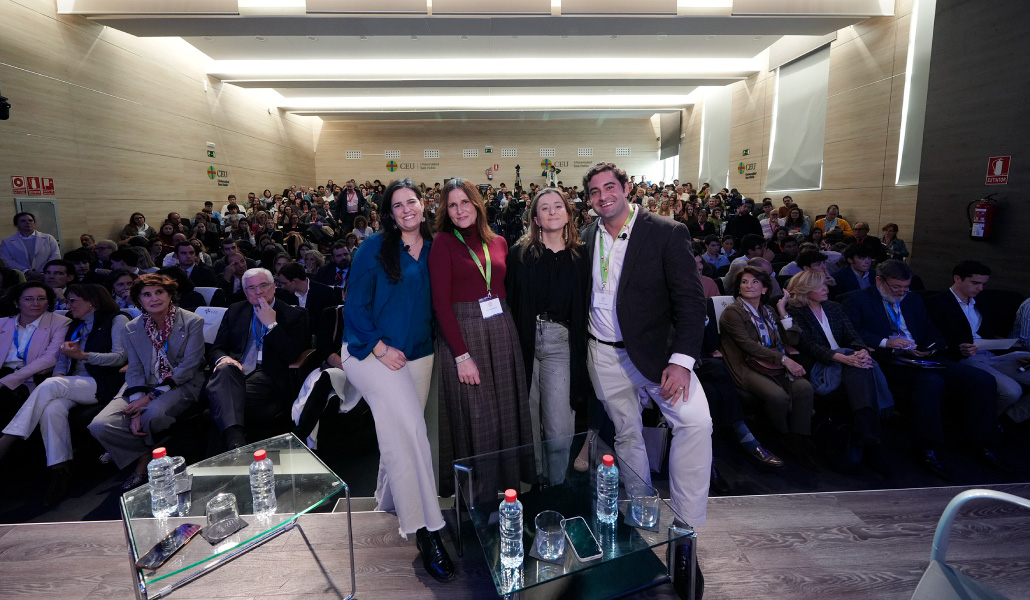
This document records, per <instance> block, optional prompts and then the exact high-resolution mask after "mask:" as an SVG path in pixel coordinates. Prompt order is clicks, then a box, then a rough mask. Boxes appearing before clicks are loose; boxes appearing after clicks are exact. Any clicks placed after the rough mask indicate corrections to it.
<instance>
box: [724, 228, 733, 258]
mask: <svg viewBox="0 0 1030 600" xmlns="http://www.w3.org/2000/svg"><path fill="white" fill-rule="evenodd" d="M722 255H723V256H725V257H726V262H731V261H732V260H733V259H732V258H731V257H732V256H733V236H732V235H724V236H722Z"/></svg>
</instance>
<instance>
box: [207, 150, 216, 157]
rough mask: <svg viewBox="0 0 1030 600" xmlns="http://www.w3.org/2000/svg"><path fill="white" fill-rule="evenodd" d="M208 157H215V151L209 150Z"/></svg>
mask: <svg viewBox="0 0 1030 600" xmlns="http://www.w3.org/2000/svg"><path fill="white" fill-rule="evenodd" d="M207 157H208V158H214V157H215V151H214V150H208V151H207Z"/></svg>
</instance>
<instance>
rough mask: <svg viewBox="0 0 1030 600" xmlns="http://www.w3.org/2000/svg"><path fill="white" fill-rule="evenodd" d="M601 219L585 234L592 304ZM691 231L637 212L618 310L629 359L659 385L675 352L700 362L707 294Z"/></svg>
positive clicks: (588, 283)
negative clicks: (594, 265)
mask: <svg viewBox="0 0 1030 600" xmlns="http://www.w3.org/2000/svg"><path fill="white" fill-rule="evenodd" d="M599 224H600V220H599V219H598V220H596V221H594V222H593V223H591V224H590V225H587V226H586V227H584V228H583V230H582V231H581V232H580V239H582V240H583V242H584V253H585V255H586V256H587V258H588V259H589V260H590V264H591V268H590V269H588V271H587V272H588V273H590V275H591V276H590V277H589V278H588V279H587V282H586V283H587V285H586V286H585V289H584V291H585V296H586V302H587V305H588V306H589V302H590V294H591V292H592V290H593V280H592V277H593V267H592V265H593V256H594V246H595V244H596V241H597V228H598V226H599ZM691 246H692V244H691V241H690V232H689V231H688V230H687V228H686V226H684V225H683V224H682V223H677V222H675V221H672V220H671V219H664V218H661V217H658V216H656V215H652V214H651V213H645V212H641V213H638V216H637V217H636V220H635V222H634V224H633V230H632V233H631V234H630V236H629V244H628V246H627V248H626V258H625V261H624V263H623V268H622V275H621V277H620V278H619V289H618V291H617V296H616V304H615V311H616V315H617V316H618V318H619V327H620V328H621V329H622V337H623V341H624V342H625V343H626V351H627V353H629V358H630V360H631V361H633V366H635V367H636V368H637V369H638V370H639V371H640V373H641V374H643V375H644V377H647V378H648V379H650V380H651V381H653V382H655V383H660V382H661V380H662V372H663V371H664V370H665V368H666V367H667V366H668V364H669V357H670V356H671V355H672V354H673V353H679V354H685V355H687V356H690V357H692V358H694V359H695V360H696V359H699V358H701V341H702V339H703V337H704V326H705V293H704V289H703V288H702V287H701V275H700V274H699V273H698V272H697V269H696V268H694V269H690V268H687V265H693V264H694V253H693V252H692V251H691Z"/></svg>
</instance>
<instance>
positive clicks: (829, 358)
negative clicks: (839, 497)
mask: <svg viewBox="0 0 1030 600" xmlns="http://www.w3.org/2000/svg"><path fill="white" fill-rule="evenodd" d="M787 292H788V294H789V297H790V301H789V306H788V308H787V312H788V313H790V316H791V317H793V318H794V323H796V324H797V325H799V326H800V327H801V339H800V341H799V342H798V349H799V350H800V351H801V354H800V355H799V356H798V358H797V361H798V363H800V364H801V365H802V366H803V367H805V369H806V370H807V371H808V372H809V374H810V381H811V382H812V387H813V388H814V390H815V393H816V395H819V396H826V395H828V394H830V393H831V392H833V391H835V390H837V389H838V388H839V389H841V390H843V392H844V394H845V396H846V397H847V400H848V406H849V408H850V409H851V418H852V420H851V429H852V432H853V435H852V440H853V449H854V450H856V451H857V452H858V453H859V454H860V455H861V456H862V458H865V459H867V460H870V461H872V463H871V464H872V465H873V466H874V467H876V468H878V469H882V468H883V467H884V466H885V465H886V464H887V463H886V459H885V457H884V456H883V454H882V448H881V445H880V441H881V433H880V418H881V416H884V417H885V416H889V414H890V412H891V410H892V409H893V407H894V397H893V396H892V395H891V393H890V390H889V389H888V388H887V380H886V379H885V378H884V376H883V373H882V372H881V371H880V367H879V366H878V365H877V364H876V361H874V360H873V357H872V356H871V355H870V354H869V351H868V350H867V349H866V346H865V343H864V342H863V341H862V338H861V337H859V335H858V333H857V332H856V331H855V329H854V327H852V325H851V322H850V321H849V320H848V317H847V315H846V314H845V313H844V308H843V307H842V306H841V305H840V304H837V303H836V302H830V301H829V297H830V293H829V290H828V289H827V287H826V276H825V275H823V274H822V273H821V272H819V271H813V270H808V271H804V272H802V273H799V274H798V275H795V276H794V277H792V278H791V280H790V283H788V284H787Z"/></svg>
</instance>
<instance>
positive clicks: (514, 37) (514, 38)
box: [511, 35, 519, 40]
mask: <svg viewBox="0 0 1030 600" xmlns="http://www.w3.org/2000/svg"><path fill="white" fill-rule="evenodd" d="M511 39H513V40H517V39H519V36H517V35H513V36H511Z"/></svg>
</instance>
